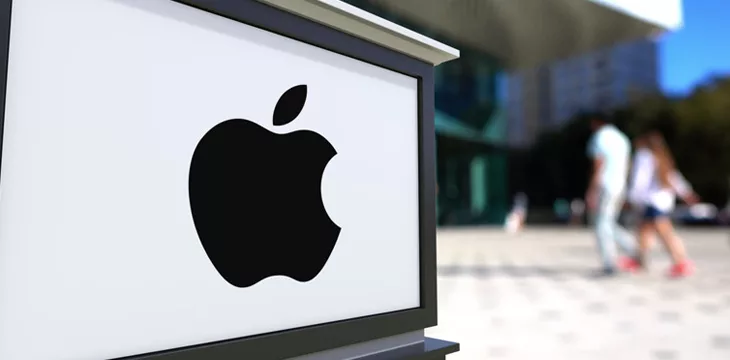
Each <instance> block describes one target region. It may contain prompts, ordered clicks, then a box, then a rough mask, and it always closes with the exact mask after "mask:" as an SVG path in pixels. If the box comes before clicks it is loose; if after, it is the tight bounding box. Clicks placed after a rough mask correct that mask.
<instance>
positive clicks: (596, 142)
mask: <svg viewBox="0 0 730 360" xmlns="http://www.w3.org/2000/svg"><path fill="white" fill-rule="evenodd" d="M591 129H592V131H593V135H592V137H591V139H590V141H589V143H588V156H589V157H590V158H591V160H592V162H593V166H592V168H593V170H592V175H591V177H590V183H589V184H588V190H587V191H586V195H585V199H586V206H587V210H588V211H589V212H590V214H591V215H593V219H594V226H595V232H596V239H597V242H598V251H599V255H600V258H601V262H602V266H603V268H602V271H601V273H602V274H603V275H613V274H615V273H616V271H617V268H621V269H624V268H628V267H629V266H631V265H633V264H635V263H636V262H635V261H633V260H631V258H634V257H636V256H637V254H638V253H637V248H636V243H635V241H634V239H633V237H632V236H631V234H630V233H629V232H628V231H627V230H626V229H624V228H623V227H622V226H621V225H619V222H618V219H619V215H620V213H621V210H622V209H623V205H624V200H625V194H626V181H627V179H628V172H629V161H630V156H631V142H630V141H629V138H628V137H627V136H626V135H625V134H624V133H623V132H621V131H620V130H619V129H618V128H616V127H615V126H614V125H612V124H609V123H608V122H607V121H606V120H605V119H603V118H601V117H598V116H596V117H594V118H593V119H592V120H591ZM617 246H618V247H619V248H620V249H621V250H622V251H623V252H624V253H625V254H627V255H628V256H629V258H626V257H618V256H617V254H616V247H617Z"/></svg>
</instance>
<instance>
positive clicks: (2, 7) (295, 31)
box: [0, 0, 437, 360]
mask: <svg viewBox="0 0 730 360" xmlns="http://www.w3.org/2000/svg"><path fill="white" fill-rule="evenodd" d="M169 1H174V2H177V3H180V4H183V5H187V6H190V7H194V8H196V9H198V10H200V11H206V12H209V13H212V14H215V15H218V16H222V17H224V18H227V19H230V20H233V21H236V22H239V23H242V24H245V25H248V26H253V27H256V28H259V29H262V30H265V31H269V32H272V33H275V34H278V35H281V36H284V37H288V38H291V39H294V40H297V41H300V42H304V43H307V44H310V45H313V46H317V47H320V48H323V49H326V50H329V51H332V52H335V53H338V54H340V55H342V56H347V57H351V58H354V59H357V60H361V61H364V62H367V63H369V64H372V65H375V66H379V67H382V68H386V69H389V70H392V71H396V72H398V73H401V74H405V75H408V76H411V77H413V78H416V79H417V80H418V97H419V99H418V107H419V109H418V120H417V121H418V137H419V138H418V172H419V174H418V179H419V180H418V198H419V200H418V201H419V206H418V209H419V210H418V212H419V244H420V246H419V260H420V261H419V266H420V269H419V272H420V303H421V306H420V307H418V308H412V309H407V310H401V311H395V312H388V313H382V314H377V315H372V316H365V317H359V318H353V319H347V320H341V321H336V322H330V323H323V324H319V325H312V326H306V327H301V328H294V329H288V330H283V331H278V332H273V333H266V334H261V335H253V336H248V337H243V338H237V339H227V340H222V341H218V342H213V343H206V344H200V345H194V346H189V347H183V348H176V349H167V350H162V351H159V352H154V353H147V354H137V355H133V356H128V357H124V358H118V359H117V360H122V359H123V360H192V359H209V360H227V359H249V358H256V359H258V360H269V359H271V360H273V359H283V358H290V357H296V356H301V355H305V354H311V353H315V352H320V351H324V350H329V349H333V348H338V347H343V346H347V345H352V344H356V343H360V342H365V341H371V340H375V339H379V338H384V337H388V336H393V335H398V334H402V333H406V332H411V331H418V330H422V329H424V328H427V327H431V326H435V325H436V324H437V306H436V230H435V229H436V210H435V209H436V207H435V192H436V185H435V184H436V179H435V154H436V153H435V150H436V149H435V129H434V120H433V119H434V74H433V64H431V63H428V62H425V61H423V60H419V59H416V58H414V57H411V56H408V55H405V54H403V53H400V52H397V51H395V50H391V49H389V48H386V47H383V46H381V45H377V44H375V43H372V42H370V41H367V40H364V39H361V38H359V37H357V36H354V35H350V34H347V33H344V32H341V31H338V30H335V29H333V28H331V27H328V26H326V25H323V24H320V23H317V22H315V21H312V20H309V19H305V18H303V17H300V16H298V15H295V14H292V13H289V12H287V11H285V10H281V9H278V8H275V7H273V6H271V5H268V4H266V3H263V2H260V1H258V0H235V1H231V0H169ZM300 1H304V0H300ZM11 16H12V0H0V84H2V86H1V87H0V171H2V144H3V141H2V139H3V129H4V122H5V105H6V94H7V76H8V56H9V46H10V36H11V34H10V29H11V26H10V25H11ZM49 61H52V60H49ZM0 187H2V183H0ZM383 251H387V250H383ZM38 345H39V346H42V344H38Z"/></svg>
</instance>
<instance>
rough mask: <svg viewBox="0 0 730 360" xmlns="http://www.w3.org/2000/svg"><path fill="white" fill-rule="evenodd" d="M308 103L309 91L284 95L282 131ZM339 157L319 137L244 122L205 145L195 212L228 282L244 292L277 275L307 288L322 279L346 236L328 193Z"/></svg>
mask: <svg viewBox="0 0 730 360" xmlns="http://www.w3.org/2000/svg"><path fill="white" fill-rule="evenodd" d="M306 99H307V86H306V85H298V86H295V87H292V88H291V89H289V90H287V91H286V92H284V94H283V95H281V97H280V98H279V101H278V102H277V104H276V107H275V108H274V117H273V124H274V126H282V125H286V124H288V123H290V122H291V121H293V120H294V119H295V118H296V117H297V116H298V115H299V113H300V112H301V111H302V109H303V108H304V103H305V101H306ZM335 155H337V151H336V150H335V149H334V147H332V145H331V144H330V143H329V142H328V141H327V140H326V139H325V138H324V137H322V136H321V135H319V134H317V133H315V132H313V131H308V130H302V131H294V132H291V133H286V134H277V133H273V132H271V131H269V130H266V129H265V128H263V127H261V126H260V125H258V124H256V123H254V122H252V121H248V120H243V119H231V120H226V121H223V122H221V123H219V124H217V125H215V126H214V127H213V128H211V129H210V130H209V131H208V132H207V133H206V134H205V135H204V136H203V137H202V138H201V139H200V141H199V143H198V145H197V146H196V148H195V152H194V153H193V157H192V161H191V163H190V175H189V188H188V191H189V196H190V208H191V212H192V217H193V222H194V224H195V229H196V231H197V233H198V237H199V238H200V242H201V244H202V246H203V248H204V250H205V252H206V254H207V255H208V258H209V259H210V261H211V262H212V263H213V266H214V267H215V269H216V270H217V271H218V273H220V275H221V276H222V277H223V279H225V280H226V281H227V282H229V283H230V284H231V285H233V286H236V287H239V288H244V287H249V286H252V285H254V284H256V283H258V282H259V281H261V280H263V279H266V278H268V277H271V276H275V275H283V276H287V277H289V278H292V279H294V280H296V281H299V282H307V281H310V280H312V279H314V278H315V277H316V276H317V275H318V274H319V273H320V271H322V269H323V268H324V266H325V264H326V263H327V259H329V257H330V254H331V253H332V250H333V249H334V247H335V243H336V242H337V238H338V237H339V235H340V227H339V226H337V224H335V223H334V222H333V221H332V220H331V219H330V217H329V216H328V215H327V211H326V210H325V208H324V204H323V202H322V190H321V183H322V175H323V173H324V170H325V167H326V166H327V164H328V163H329V161H330V160H331V159H332V158H333V157H334V156H335Z"/></svg>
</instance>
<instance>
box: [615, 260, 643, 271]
mask: <svg viewBox="0 0 730 360" xmlns="http://www.w3.org/2000/svg"><path fill="white" fill-rule="evenodd" d="M618 268H619V269H621V271H628V272H637V271H639V270H641V264H640V263H639V262H638V261H636V259H634V258H631V257H628V256H621V257H619V258H618Z"/></svg>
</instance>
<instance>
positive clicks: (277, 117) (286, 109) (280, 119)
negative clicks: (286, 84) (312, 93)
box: [274, 85, 307, 126]
mask: <svg viewBox="0 0 730 360" xmlns="http://www.w3.org/2000/svg"><path fill="white" fill-rule="evenodd" d="M306 101H307V85H297V86H294V87H292V88H291V89H289V90H287V91H286V92H284V94H282V95H281V97H280V98H279V101H278V102H277V103H276V107H275V108H274V126H282V125H286V124H288V123H290V122H292V121H294V119H296V118H297V116H299V113H301V112H302V109H304V103H305V102H306Z"/></svg>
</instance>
